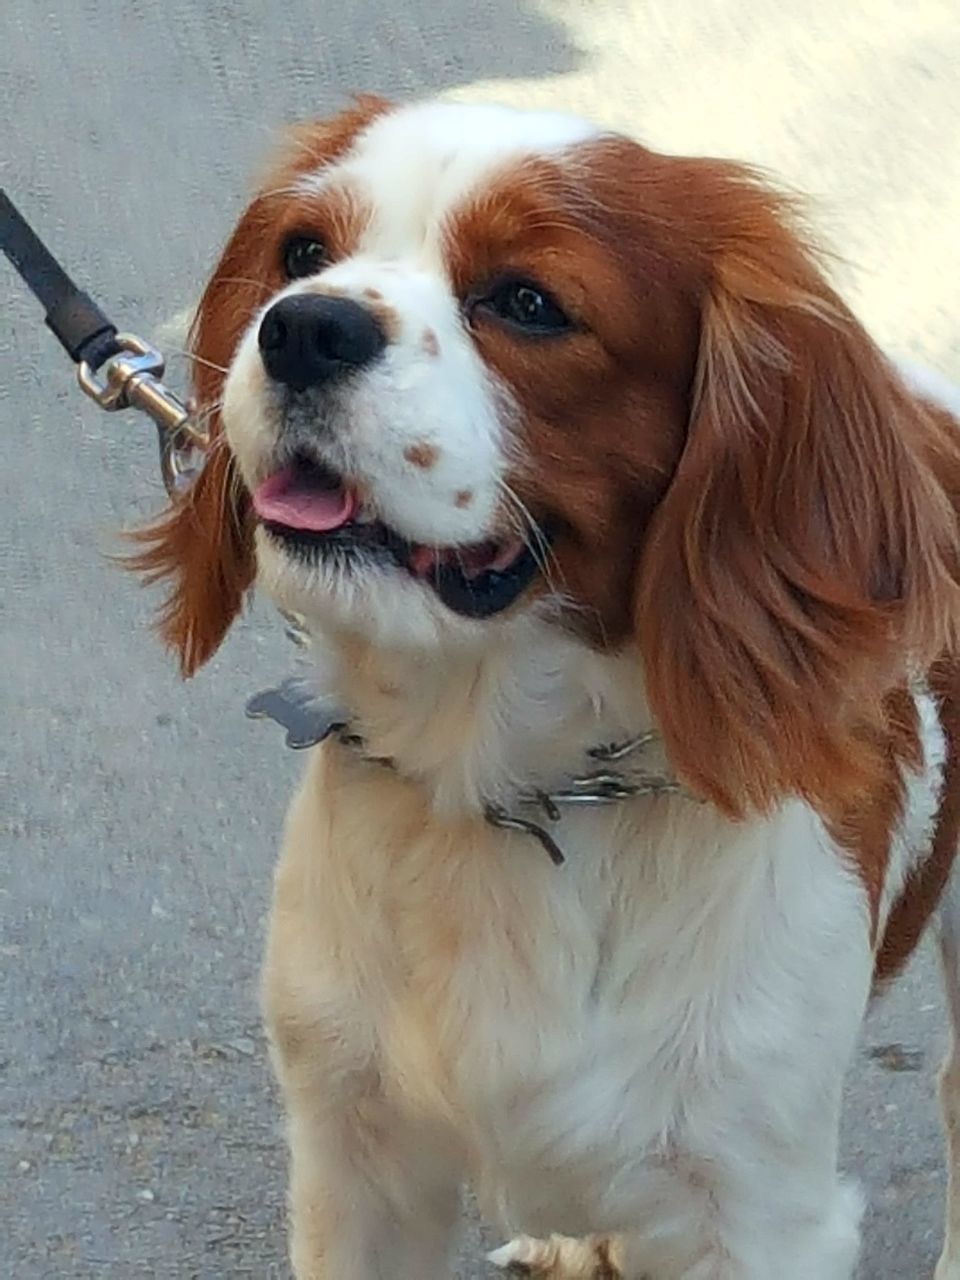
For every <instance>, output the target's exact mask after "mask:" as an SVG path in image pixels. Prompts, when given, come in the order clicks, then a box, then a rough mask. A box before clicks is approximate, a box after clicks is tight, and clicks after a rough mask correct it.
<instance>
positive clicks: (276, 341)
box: [258, 293, 387, 391]
mask: <svg viewBox="0 0 960 1280" xmlns="http://www.w3.org/2000/svg"><path fill="white" fill-rule="evenodd" d="M258 341H259V343H260V354H261V356H262V358H263V363H264V365H265V366H266V370H267V373H268V374H269V375H270V377H271V378H273V379H274V380H275V381H277V382H282V383H284V385H285V386H288V387H291V388H292V389H293V390H294V391H303V390H305V389H306V388H307V387H319V386H321V385H322V384H323V383H325V382H330V381H331V380H332V379H334V378H339V377H341V376H342V375H343V374H346V373H350V372H352V371H353V370H355V369H360V368H362V367H363V366H364V365H366V364H369V363H370V362H371V361H372V360H374V359H376V357H377V356H378V355H379V354H380V352H381V351H382V350H383V349H384V347H385V346H386V342H387V340H386V337H385V335H384V332H383V330H382V329H381V328H380V325H379V324H378V323H377V321H376V319H375V317H374V316H373V315H371V313H370V312H369V311H368V310H367V309H366V307H362V306H360V304H359V303H358V302H352V301H351V300H350V299H349V298H324V297H320V296H319V295H317V294H315V293H299V294H295V295H294V296H293V297H292V298H281V300H280V301H279V302H275V303H274V304H273V306H272V307H271V308H270V310H269V311H268V312H267V314H266V315H265V316H264V317H263V319H262V320H261V321H260V332H259V334H258Z"/></svg>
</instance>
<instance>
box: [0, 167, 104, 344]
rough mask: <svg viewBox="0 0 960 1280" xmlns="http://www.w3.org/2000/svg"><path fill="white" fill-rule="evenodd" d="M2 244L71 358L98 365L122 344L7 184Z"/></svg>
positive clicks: (0, 205)
mask: <svg viewBox="0 0 960 1280" xmlns="http://www.w3.org/2000/svg"><path fill="white" fill-rule="evenodd" d="M0 249H2V250H3V252H4V253H5V254H6V256H7V257H8V258H9V259H10V261H11V262H12V263H13V266H14V267H15V269H16V270H17V271H18V272H19V274H20V276H21V277H22V279H23V282H24V284H26V286H27V288H28V289H29V290H30V292H31V293H32V294H33V295H34V297H35V298H36V299H37V300H38V301H39V303H40V305H41V306H42V307H43V309H44V311H45V312H46V323H47V326H48V328H49V329H50V330H51V332H52V333H53V335H54V337H56V338H57V340H58V341H59V343H60V345H61V346H62V347H63V348H64V350H65V351H66V352H67V355H69V357H70V359H71V360H72V361H73V362H74V363H75V364H79V363H80V361H81V360H85V361H86V362H87V363H88V364H89V365H90V367H91V368H92V369H97V368H99V366H100V365H101V364H102V363H103V362H104V360H106V359H108V357H110V356H112V355H116V353H117V351H118V350H119V349H120V348H119V347H118V345H117V341H116V337H117V328H116V325H114V324H112V323H111V322H110V321H109V320H108V319H107V317H106V316H105V315H104V314H103V312H102V311H101V310H100V308H99V307H98V306H97V304H96V303H95V302H94V301H93V299H92V298H91V297H90V296H89V295H88V294H86V293H84V291H83V290H82V289H80V288H78V287H77V285H75V284H74V282H73V281H72V280H71V279H70V277H69V276H68V275H67V273H66V271H64V269H63V267H61V265H60V263H59V262H58V261H57V260H56V258H55V257H54V256H53V254H52V253H51V252H50V250H49V249H48V248H47V246H46V245H45V244H44V243H43V241H42V240H41V239H40V237H39V236H38V235H37V233H36V232H35V231H34V230H33V228H32V227H31V226H30V224H29V222H27V220H26V218H24V216H23V214H22V213H20V211H19V210H18V209H17V207H16V205H15V204H14V203H13V201H12V200H11V199H10V197H9V196H8V195H7V193H6V192H5V191H3V190H0Z"/></svg>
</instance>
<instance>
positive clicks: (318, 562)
mask: <svg viewBox="0 0 960 1280" xmlns="http://www.w3.org/2000/svg"><path fill="white" fill-rule="evenodd" d="M192 349H193V352H194V354H195V357H196V373H195V392H196V397H197V402H198V405H199V407H200V411H201V412H202V413H203V414H204V415H205V417H206V418H207V419H208V421H209V424H210V429H211V436H212V445H211V448H210V450H209V452H208V455H207V458H206V462H205V466H204V469H203V470H202V472H201V474H200V475H199V478H198V479H197V480H196V482H195V484H194V486H193V488H192V490H191V491H190V492H189V493H188V494H187V495H186V496H185V497H183V498H182V499H178V500H177V501H176V502H175V503H174V505H173V506H172V507H171V508H170V509H169V510H168V511H167V512H166V513H165V514H163V515H162V516H161V517H160V518H159V519H158V520H157V521H156V522H155V523H154V524H153V525H152V526H151V527H150V528H148V529H146V530H144V531H142V532H141V533H140V534H139V535H138V536H139V538H140V539H141V542H140V547H139V550H138V553H137V556H136V563H137V565H138V567H139V569H140V570H141V571H142V572H144V573H145V574H146V575H147V577H149V578H154V579H155V578H162V579H166V580H168V583H169V586H170V594H169V596H168V599H167V602H166V605H165V608H164V612H163V615H162V619H161V628H162V633H163V635H164V637H165V639H166V640H167V641H168V642H169V644H170V645H171V646H172V647H173V648H174V649H175V650H176V651H177V652H178V653H179V656H180V660H181V663H182V667H183V670H184V672H185V673H186V674H188V675H189V674H191V673H192V672H193V671H195V670H196V669H197V668H198V667H199V666H200V665H201V664H202V663H203V662H204V661H205V660H206V659H207V658H209V657H210V655H211V654H212V653H213V652H214V651H215V650H216V648H217V646H218V645H219V644H220V641H221V640H222V638H223V636H224V634H225V632H226V631H227V629H228V627H229V626H230V623H231V620H232V619H233V618H234V617H235V616H236V615H237V613H238V611H239V610H240V608H241V606H242V604H243V603H244V599H245V597H246V596H247V594H248V592H249V591H250V589H251V588H252V586H253V584H254V583H255V582H256V584H257V586H258V587H259V588H260V589H261V590H263V591H264V592H265V593H266V594H267V595H268V596H270V597H271V598H272V599H273V601H274V602H275V603H276V604H277V605H278V606H279V607H280V608H281V609H282V610H284V611H285V612H287V613H289V614H292V615H294V616H295V617H296V618H297V620H298V625H299V626H300V627H301V628H302V630H303V631H305V632H306V633H307V634H308V635H309V637H310V639H311V641H312V646H313V652H314V655H315V661H314V667H313V677H312V679H313V684H314V691H315V697H316V700H317V704H318V706H321V707H323V706H330V707H332V706H334V705H335V706H336V707H337V708H338V709H339V716H337V715H334V716H333V717H332V719H331V723H333V722H335V723H333V728H332V729H331V731H330V733H329V736H328V737H327V739H326V741H325V742H323V743H322V744H321V745H318V746H316V747H315V748H314V749H312V750H311V751H310V752H309V754H308V759H307V765H306V772H305V776H304V779H303V782H302V784H301V786H300V790H299V792H298V794H297V796H296V798H295V799H294V801H293V805H292V808H291V810H290V815H289V819H288V823H287V829H286V835H285V838H284V842H283V850H282V853H281V857H280V863H279V867H278V870H277V873H276V881H275V890H274V900H273V910H272V921H271V926H270V937H269V943H268V947H267V955H266V963H265V968H264V979H263V1006H264V1010H265V1017H266V1023H267V1027H268V1031H269V1037H270V1042H271V1047H272V1053H273V1060H274V1063H275V1068H276V1072H277V1075H278V1077H279V1080H280V1083H281V1086H282V1090H283V1095H284V1099H285V1103H286V1108H287V1114H288V1117H289V1144H290V1155H291V1173H290V1178H291V1191H290V1206H291V1245H290V1248H291V1257H292V1261H293V1267H294V1271H295V1273H296V1275H297V1277H298V1280H440V1278H441V1277H444V1276H446V1275H448V1274H449V1267H450V1265H451V1250H452V1241H453V1239H454V1236H455V1230H456V1225H457V1222H458V1210H459V1200H460V1188H461V1185H462V1184H463V1183H464V1182H469V1183H471V1184H472V1185H473V1187H474V1188H475V1191H476V1194H477V1196H478V1198H479V1200H480V1202H481V1204H482V1205H483V1206H484V1207H485V1209H486V1211H487V1212H488V1213H489V1215H490V1216H491V1217H492V1218H494V1219H495V1220H496V1221H497V1223H498V1224H499V1225H500V1226H501V1227H502V1228H503V1231H504V1238H505V1239H509V1240H510V1243H508V1244H506V1245H504V1246H503V1247H502V1248H500V1249H498V1250H496V1251H495V1253H494V1254H492V1255H491V1258H492V1261H493V1262H494V1263H496V1264H497V1265H499V1266H501V1267H503V1268H505V1269H506V1270H508V1271H512V1272H513V1273H515V1274H522V1275H528V1276H537V1277H554V1278H557V1280H560V1278H561V1277H562V1278H564V1280H572V1278H573V1277H596V1278H599V1277H607V1278H609V1277H621V1278H622V1280H641V1278H643V1280H771V1277H776V1278H777V1280H849V1278H850V1277H851V1276H852V1275H853V1272H854V1269H855V1267H856V1259H857V1252H858V1239H859V1217H860V1212H861V1202H860V1198H859V1196H858V1193H857V1191H856V1189H855V1188H854V1187H852V1186H851V1185H849V1184H847V1183H846V1182H844V1181H843V1180H842V1179H841V1178H840V1177H839V1176H838V1170H837V1141H838V1139H837V1131H838V1119H839V1114H840V1104H841V1090H842V1085H843V1081H844V1073H845V1071H846V1069H847V1067H848V1065H849V1063H850V1061H851V1057H852V1054H853V1052H854V1048H855V1044H856V1041H857V1036H858V1031H859V1028H860V1024H861V1020H862V1017H863V1014H864V1011H865V1009H866V1007H867V1005H868V1002H869V1000H870V997H871V993H872V992H873V991H874V990H875V989H876V987H877V986H878V984H882V983H883V982H884V981H885V980H887V979H889V978H890V977H892V976H893V975H895V974H896V972H897V971H898V969H899V968H900V967H901V966H902V964H903V963H904V961H905V959H906V958H907V956H908V955H909V954H910V953H911V951H912V950H913V948H914V946H915V944H916V943H917V941H918V939H919V938H920V936H921V935H922V933H923V932H924V929H925V927H926V926H927V924H928V922H930V921H934V920H935V921H936V922H937V925H938V928H939V931H940V937H941V943H942V951H943V955H944V958H945V961H946V973H947V990H948V995H949V1009H950V1013H951V1017H952V1020H953V1021H954V1023H955V1024H956V1023H958V1022H960V967H958V962H957V952H958V946H960V893H958V891H957V888H956V882H955V881H953V880H952V871H951V868H952V865H953V861H954V856H955V853H956V849H957V840H958V826H960V682H958V661H957V646H958V619H960V532H958V506H960V435H958V414H960V396H958V394H957V393H956V392H955V391H953V390H952V389H951V388H950V387H949V386H945V385H944V386H937V384H936V382H935V380H934V379H933V378H932V377H931V378H924V377H923V376H921V375H919V374H908V373H906V372H905V371H903V370H902V369H898V368H897V367H895V366H894V365H893V364H891V363H890V362H889V361H888V359H887V358H886V357H885V356H884V354H883V353H882V352H881V351H880V350H879V349H878V348H877V346H876V345H875V344H874V343H873V342H872V341H871V339H870V338H869V337H868V335H867V334H866V333H865V332H864V329H863V328H862V326H861V325H860V323H859V322H858V321H857V320H856V319H855V317H854V316H853V315H852V314H851V312H850V310H849V309H848V308H847V307H846V306H845V305H844V303H843V302H842V301H841V300H840V298H839V297H838V296H837V294H836V293H835V292H834V291H833V290H832V288H831V287H830V285H829V284H828V283H827V281H826V279H825V276H824V274H823V271H822V268H821V263H820V260H819V259H818V256H817V252H816V250H815V248H814V246H813V245H812V244H811V242H810V239H809V238H808V236H807V235H806V233H805V231H804V228H803V225H802V222H801V219H800V216H799V213H798V211H797V209H796V208H795V206H794V204H793V202H792V201H790V200H789V199H787V198H785V197H784V196H783V195H781V194H777V193H776V192H774V191H773V190H772V189H771V188H770V187H769V185H768V184H767V183H766V181H765V180H764V179H763V178H762V177H761V176H760V175H759V174H758V173H757V172H756V171H754V170H751V169H749V168H746V167H743V166H741V165H739V164H734V163H729V162H726V161H720V160H714V159H691V158H686V157H680V156H673V155H661V154H658V153H656V152H654V151H651V150H648V149H647V148H645V147H643V146H641V145H639V144H638V143H636V142H633V141H630V140H628V139H627V138H625V137H620V136H617V135H614V134H611V133H608V132H604V131H602V130H599V129H597V128H594V127H592V126H591V125H590V124H589V123H586V122H585V121H583V120H580V119H575V118H572V117H567V116H564V115H561V114H551V113H548V112H542V111H529V112H523V111H513V110H510V109H506V108H500V107H493V106H464V105H454V104H445V103H437V102H432V103H426V104H418V105H413V106H405V107H399V108H398V107H394V106H391V105H390V104H388V103H386V102H383V101H381V100H379V99H372V98H363V99H359V100H358V101H357V102H356V104H355V105H354V106H352V107H351V108H350V109H349V110H347V111H345V112H344V113H343V114H341V115H339V116H338V117H337V118H335V119H333V120H330V121H326V122H320V123H314V124H310V125H308V126H306V127H302V128H300V129H298V130H296V131H294V133H293V134H292V136H291V137H290V139H289V141H288V143H287V145H286V147H285V149H284V150H283V152H282V154H280V155H279V156H278V157H277V158H276V163H275V165H274V167H273V168H272V170H271V171H270V172H269V173H268V174H267V175H266V176H265V178H264V181H263V185H262V187H261V188H260V190H259V193H258V194H257V195H256V196H255V198H254V199H253V201H252V203H250V205H249V207H248V208H247V209H246V211H245V212H244V213H243V215H242V217H241V218H240V221H239V223H238V225H237V226H236V229H235V230H234V231H233V233H232V235H231V236H230V239H229V241H228V243H227V245H226V248H225V249H224V251H223V254H222V257H221V258H220V261H219V265H218V266H217V267H216V270H215V271H214V273H213V276H212V278H211V279H210V282H209V284H208V285H207V287H206V290H205V292H204V293H203V296H202V299H201V301H200V304H199V308H198V310H197V313H196V318H195V321H194V326H193V335H192ZM264 785H269V784H266V783H264ZM548 852H549V853H550V854H551V855H553V856H551V857H548V856H547V853H548ZM561 857H562V858H563V859H564V861H563V865H562V866H557V865H555V863H557V862H559V861H560V860H561ZM942 1095H943V1102H944V1110H945V1115H946V1121H947V1124H946V1128H947V1135H948V1162H949V1171H950V1174H951V1188H950V1193H949V1205H948V1218H947V1221H948V1228H947V1239H946V1244H945V1247H944V1252H943V1256H942V1259H941V1261H940V1265H939V1268H938V1270H937V1277H938V1280H960V1049H956V1048H955V1049H954V1050H953V1051H952V1052H951V1054H950V1056H949V1057H948V1059H947V1065H946V1067H945V1070H944V1073H943V1077H942Z"/></svg>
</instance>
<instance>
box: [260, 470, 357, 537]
mask: <svg viewBox="0 0 960 1280" xmlns="http://www.w3.org/2000/svg"><path fill="white" fill-rule="evenodd" d="M253 509H254V511H255V512H256V513H257V515H258V516H259V517H260V519H261V520H269V521H271V522H272V523H273V524H283V525H286V526H287V527H288V528H290V529H308V530H310V531H311V532H313V533H327V532H329V531H330V530H331V529H339V528H341V527H342V526H343V525H345V524H346V523H347V522H348V521H349V520H351V519H352V518H353V517H354V515H355V514H356V511H357V495H356V494H355V493H354V492H353V491H352V490H351V489H344V488H343V487H342V486H340V485H337V486H336V487H334V488H326V487H324V486H323V485H321V484H317V483H314V482H311V480H310V478H309V476H304V475H303V473H302V472H300V471H298V470H297V469H296V468H295V467H284V469H283V470H282V471H277V472H275V473H274V475H272V476H270V477H269V478H268V479H266V480H264V482H263V484H261V485H259V486H258V487H257V489H256V491H255V492H254V495H253Z"/></svg>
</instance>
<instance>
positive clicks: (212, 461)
mask: <svg viewBox="0 0 960 1280" xmlns="http://www.w3.org/2000/svg"><path fill="white" fill-rule="evenodd" d="M263 216H264V213H263V208H262V202H261V201H254V203H253V204H252V205H251V206H250V208H249V209H248V210H247V212H246V213H245V214H244V216H243V218H241V220H240V223H239V224H238V226H237V227H236V229H235V230H234V232H233V235H232V236H231V237H230V240H229V242H228V244H227V247H226V249H225V250H224V252H223V255H222V256H221V258H220V262H219V263H218V265H217V268H216V270H215V271H214V274H213V276H212V277H211V279H210V282H209V284H208V285H207V287H206V289H205V291H204V293H203V297H202V298H201V300H200V305H199V307H198V308H197V313H196V316H195V318H194V322H193V325H192V327H191V332H190V340H189V348H190V351H191V353H192V355H193V357H194V366H193V372H192V383H193V391H194V399H195V402H196V406H197V413H198V414H199V415H200V416H201V417H202V418H203V420H204V421H205V423H206V426H207V430H208V432H209V434H210V440H211V445H210V449H209V451H208V453H207V457H206V459H205V461H204V464H203V469H202V471H201V472H200V474H199V476H198V477H197V479H196V480H195V481H194V483H193V485H192V486H191V487H190V488H189V489H188V490H187V492H186V493H185V494H184V495H183V496H181V497H177V498H174V499H173V500H172V501H171V503H170V505H169V506H168V507H167V509H166V510H165V511H164V512H162V513H161V514H160V516H159V517H158V518H157V519H156V520H155V521H154V522H153V523H152V524H149V525H147V526H145V527H144V528H141V529H138V530H136V531H135V532H133V533H132V534H131V535H130V537H131V540H132V541H133V542H134V543H136V544H138V548H139V549H138V550H137V551H136V552H135V553H134V554H133V555H131V556H130V557H129V558H128V559H126V561H125V564H126V565H127V567H129V568H131V569H133V570H134V571H136V572H139V573H141V574H142V575H143V578H144V580H145V581H146V582H148V583H153V582H158V581H164V582H168V583H169V584H170V590H169V593H168V595H167V598H166V600H165V601H164V603H163V605H162V606H161V609H160V613H159V617H158V629H159V632H160V635H161V637H162V639H163V641H164V643H165V644H167V645H168V646H169V647H170V648H171V649H173V650H174V652H175V653H176V654H177V655H178V656H179V659H180V670H181V672H182V673H183V675H185V676H191V675H193V673H194V672H195V671H196V670H197V668H198V667H201V666H202V665H203V663H205V662H206V661H207V659H208V658H210V657H212V655H213V654H214V653H215V652H216V650H217V649H218V648H219V646H220V643H221V641H222V640H223V638H224V636H225V635H226V633H227V630H228V629H229V627H230V624H231V622H232V621H233V619H234V618H235V617H236V615H237V614H238V612H239V611H240V608H241V607H242V605H243V600H244V596H245V595H246V593H247V591H248V589H249V587H250V586H251V584H252V583H253V578H254V573H255V563H254V550H253V527H254V526H253V517H252V513H251V508H250V499H249V496H248V494H247V492H246V490H245V489H244V487H243V485H242V484H241V482H240V478H239V475H238V473H237V469H236V463H235V462H234V459H233V455H232V454H231V453H230V451H229V449H228V448H227V447H226V440H225V438H224V437H223V434H222V430H221V424H220V400H221V397H222V394H223V382H224V378H225V371H226V369H227V367H228V366H229V363H230V360H231V358H232V356H233V353H234V350H235V349H236V345H237V343H238V341H239V339H240V337H241V335H242V333H243V330H244V328H245V327H246V325H247V324H248V323H249V320H250V318H251V316H252V315H253V312H254V310H255V308H256V307H257V305H258V303H259V301H260V299H261V298H262V296H263V292H264V291H263V288H262V287H261V286H260V285H259V283H258V276H259V271H258V255H259V253H260V248H259V243H258V242H259V239H260V236H259V234H258V233H259V232H260V230H261V229H262V221H263Z"/></svg>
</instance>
